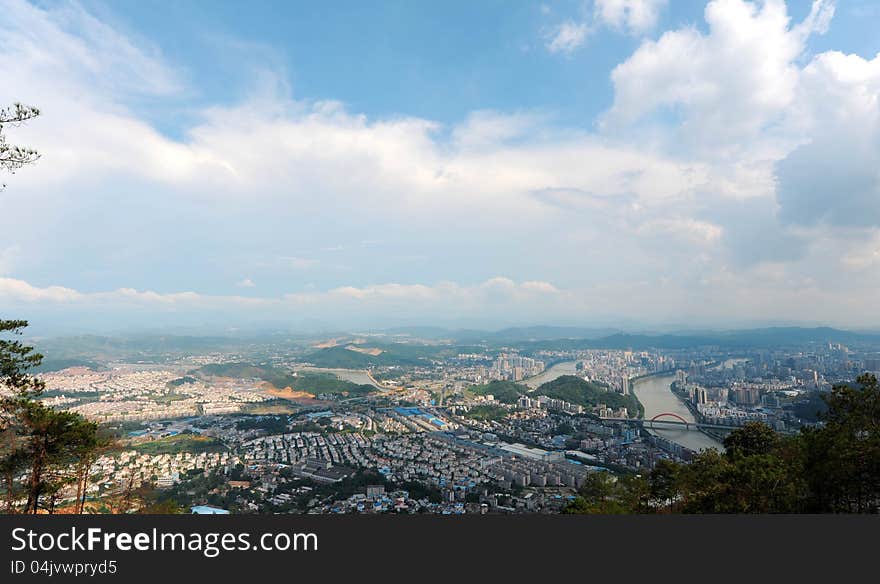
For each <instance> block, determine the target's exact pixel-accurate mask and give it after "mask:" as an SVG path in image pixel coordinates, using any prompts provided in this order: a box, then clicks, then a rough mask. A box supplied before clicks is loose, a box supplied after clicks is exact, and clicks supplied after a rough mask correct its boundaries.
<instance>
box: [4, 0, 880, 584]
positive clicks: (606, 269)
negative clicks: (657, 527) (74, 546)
mask: <svg viewBox="0 0 880 584" xmlns="http://www.w3.org/2000/svg"><path fill="white" fill-rule="evenodd" d="M878 30H880V3H878V2H877V0H811V1H809V2H803V1H802V2H796V1H794V0H699V1H697V0H694V1H690V0H688V1H686V2H684V1H672V0H542V1H539V2H497V1H485V0H483V1H480V0H478V1H468V2H462V1H456V0H453V1H451V2H439V3H438V2H434V3H429V2H410V1H399V0H386V1H382V2H361V1H354V0H338V1H334V2H312V1H308V0H302V1H298V2H280V1H277V0H254V1H253V2H249V3H246V4H245V3H241V2H231V1H228V0H216V1H213V2H199V1H194V0H188V1H187V0H181V1H175V2H168V1H166V2H162V1H154V2H111V1H106V0H0V63H2V64H0V67H2V69H3V75H2V82H0V515H2V517H0V521H8V522H10V523H9V524H10V525H12V523H11V522H12V521H20V522H22V523H23V522H25V521H30V520H31V519H32V520H33V523H34V524H37V523H39V522H40V521H44V518H41V517H35V516H43V515H46V516H48V515H53V516H70V518H69V519H67V520H70V521H72V520H73V519H74V518H75V519H76V520H77V521H94V522H96V524H97V523H98V522H101V521H103V520H105V519H111V518H109V517H101V516H110V515H117V516H118V515H125V516H128V517H130V518H132V519H130V523H129V522H127V523H126V525H132V526H134V525H135V524H136V523H137V521H138V519H137V517H139V516H144V515H146V516H160V515H187V516H191V515H224V516H225V515H228V516H232V517H229V518H222V517H221V518H215V519H216V520H217V521H218V522H220V523H218V524H215V525H221V524H223V525H231V526H235V525H238V524H234V523H232V522H234V521H238V520H240V521H244V522H250V521H253V523H248V525H257V523H256V522H258V521H269V520H268V519H266V517H265V516H274V515H284V516H291V517H292V516H299V518H298V519H297V520H296V521H297V522H301V523H297V525H306V523H308V522H309V521H312V520H311V519H309V518H308V517H305V516H328V517H330V516H336V515H352V516H367V515H374V516H375V515H395V516H409V515H425V516H440V517H442V516H461V517H460V518H456V519H455V521H454V522H453V523H455V524H456V525H462V524H465V523H468V524H469V525H473V523H470V522H471V521H476V522H479V523H480V524H482V525H489V524H492V523H493V521H496V519H494V518H498V519H497V521H498V523H497V524H496V525H503V524H504V523H503V522H516V523H518V524H523V525H524V524H525V523H526V522H531V521H541V522H543V521H545V520H546V518H545V517H543V516H551V515H552V516H557V515H558V516H571V515H579V516H580V515H607V516H617V515H631V516H635V515H665V516H679V515H697V514H700V515H722V514H723V515H760V516H769V515H784V516H793V515H798V516H818V515H829V516H830V515H835V516H836V515H852V516H856V515H876V514H878V513H880V382H878V376H880V312H878V310H877V297H878V291H880V35H878V34H877V31H878ZM7 515H8V516H16V518H10V517H6V516H7ZM245 515H249V516H262V517H258V518H246V519H245V518H241V517H239V518H236V517H235V516H245ZM527 515H528V516H534V517H524V516H527ZM18 516H21V517H22V518H21V519H19V518H18ZM25 516H32V517H30V518H29V519H28V518H25ZM84 516H89V517H87V518H84ZM479 516H488V518H487V519H480V518H479ZM501 516H516V518H515V519H509V518H508V519H505V518H503V517H501ZM471 517H473V519H472V518H471ZM54 519H59V517H55V518H53V520H54ZM850 519H853V520H862V519H863V518H850ZM45 520H46V521H48V519H45ZM150 520H151V521H152V520H153V519H152V518H150ZM823 520H824V519H823ZM60 521H65V519H64V518H63V517H61V518H60ZM156 521H158V519H156ZM188 521H192V522H195V521H203V520H202V519H201V518H196V517H190V518H189V519H188ZM204 521H214V519H206V520H204ZM272 521H276V523H274V524H273V525H275V526H276V527H277V526H279V525H282V524H283V525H284V526H285V527H284V528H285V529H287V528H288V527H290V526H291V525H293V524H294V523H295V522H294V521H290V520H285V522H284V523H282V520H277V519H276V520H272ZM321 521H327V522H328V523H325V525H326V524H329V523H330V522H335V521H336V520H335V519H322V520H321ZM352 521H358V522H359V524H358V528H357V529H363V525H365V524H366V523H369V522H372V521H376V522H377V524H378V522H385V521H388V522H394V523H400V522H401V521H398V520H397V519H388V520H386V519H383V518H378V519H365V518H361V519H357V520H354V519H353V520H352ZM419 521H420V520H419ZM419 521H416V520H413V521H411V522H410V523H411V524H415V523H419ZM434 521H435V523H434V524H435V525H438V524H441V523H444V522H446V521H445V520H443V519H435V520H434ZM548 521H549V520H548ZM552 521H554V524H553V525H554V526H560V525H563V524H565V522H567V521H569V519H566V518H562V517H560V518H557V519H553V520H552ZM223 522H226V523H223ZM675 522H676V520H675V519H672V520H670V521H669V522H668V524H669V525H671V524H673V523H675ZM446 523H450V522H446ZM181 524H182V523H181ZM57 525H61V523H59V524H57ZM201 525H202V526H204V525H205V524H204V523H203V524H201ZM241 525H243V524H241ZM261 525H262V524H261ZM266 525H269V523H266ZM548 525H550V524H549V523H548ZM567 525H573V523H569V524H567ZM593 525H594V528H595V525H598V523H596V524H593ZM605 525H610V524H605ZM692 525H696V524H692ZM789 525H794V524H789ZM816 525H818V523H817V524H816ZM840 525H843V524H842V523H841V524H840ZM569 528H570V527H569ZM17 529H25V528H23V527H20V526H19V527H17ZM236 529H238V528H236ZM641 529H642V528H639V530H641ZM692 529H693V531H692V533H690V534H688V536H689V537H691V536H693V535H694V533H696V532H697V531H698V530H697V529H696V528H692ZM700 529H702V528H700ZM716 529H717V527H716ZM724 529H726V527H725V528H724ZM789 529H791V527H789ZM240 531H243V528H242V530H240ZM341 531H345V536H346V537H349V538H354V537H355V534H356V533H357V534H363V533H364V532H363V531H356V530H346V529H342V530H341ZM462 531H463V530H462ZM758 531H760V530H759V529H757V528H756V529H755V530H754V532H758ZM546 532H547V533H550V532H553V533H554V534H555V535H556V537H557V538H562V537H563V536H562V535H561V534H562V533H563V532H562V531H561V530H559V531H557V530H556V528H555V527H553V528H548V529H546ZM193 533H194V532H193ZM480 533H482V532H478V531H476V530H475V531H469V532H468V536H469V537H471V538H472V539H471V540H470V541H472V542H473V541H476V539H478V538H482V537H483V536H482V535H480ZM517 533H519V534H520V535H517V537H520V539H519V541H517V542H516V544H515V545H513V544H510V543H504V544H503V545H504V547H505V548H507V551H506V552H505V553H506V554H509V553H510V550H511V549H521V548H523V547H526V549H530V551H533V552H534V553H535V555H545V554H554V555H555V556H557V557H569V556H570V555H571V552H563V551H560V550H563V549H571V548H564V547H560V545H558V539H557V540H554V541H556V542H557V543H552V544H551V540H552V538H544V537H543V536H542V537H535V534H534V533H528V534H524V533H522V532H517V531H516V530H509V531H507V532H506V533H505V534H504V537H505V538H510V537H514V535H516V534H517ZM632 533H636V530H633V532H632ZM638 533H642V534H647V533H648V531H638ZM654 533H656V532H654ZM706 533H707V534H708V533H710V532H709V531H707V532H706ZM712 533H714V532H712ZM731 533H732V532H731ZM807 533H808V530H798V533H797V534H796V535H797V536H798V537H800V536H803V535H804V534H807ZM852 533H855V531H853V532H852ZM376 534H378V531H377V532H376V533H370V535H369V536H361V535H358V536H357V537H361V538H363V540H364V545H363V546H361V547H359V548H358V549H359V551H361V552H363V551H364V550H367V549H368V548H369V546H370V545H373V546H375V545H377V542H380V541H382V542H384V541H385V540H384V539H383V538H382V537H380V536H379V535H376ZM770 534H771V532H770V531H767V532H761V535H762V536H767V537H769V536H770ZM32 535H33V534H32ZM195 535H197V534H195ZM215 535H218V537H219V534H215ZM225 535H227V536H234V535H235V534H233V533H227V534H225ZM239 535H249V534H244V533H239ZM254 535H256V534H254ZM297 535H300V536H302V538H300V539H297V537H296V536H297ZM308 535H309V534H304V533H302V534H293V535H290V534H287V533H285V534H283V536H284V538H287V541H288V542H293V543H296V542H297V541H312V539H311V538H310V537H308ZM49 536H50V537H48V538H47V539H46V541H48V540H49V539H51V534H49ZM126 537H127V539H128V540H132V537H131V536H125V537H123V538H122V539H123V541H125V540H126ZM181 537H182V536H181ZM398 537H400V536H398ZM405 537H408V536H405ZM444 537H447V536H444ZM644 537H645V541H647V542H649V543H648V544H646V545H645V546H643V548H647V547H651V548H652V549H656V550H659V549H661V547H662V546H655V545H654V541H655V540H656V539H657V536H656V535H651V536H650V537H649V536H648V535H644ZM757 537H758V536H755V535H754V534H749V535H748V536H747V537H745V538H743V539H739V540H725V539H723V538H722V537H719V536H717V535H711V536H709V535H707V536H705V537H704V536H703V534H702V532H700V534H699V535H698V536H697V537H696V538H693V539H690V540H685V539H676V538H674V537H670V538H669V541H670V542H676V545H678V546H679V547H678V548H677V549H676V550H675V551H674V552H673V551H670V552H669V554H673V553H674V554H677V555H682V554H684V557H687V558H688V559H689V561H690V560H692V559H694V558H705V559H708V560H712V561H724V562H728V561H731V559H732V555H735V553H736V552H734V551H733V550H734V549H738V548H739V547H740V545H742V546H743V549H750V550H753V551H756V552H760V553H766V554H769V555H774V554H778V555H779V556H780V557H784V558H785V559H786V560H789V559H790V558H795V559H797V557H801V556H802V557H808V555H809V554H808V553H807V552H804V551H803V550H806V549H807V548H806V547H805V546H804V545H801V544H798V543H797V542H798V541H799V540H798V539H797V537H795V536H792V537H788V536H786V537H784V538H780V540H784V541H785V543H786V544H789V545H800V546H801V547H800V548H799V549H798V551H797V552H796V553H795V554H791V553H780V552H779V548H777V547H775V546H776V545H777V543H779V542H774V543H772V544H758V543H755V542H757V541H758V539H756V538H757ZM835 537H836V536H835V535H834V534H832V533H831V532H830V531H829V532H827V533H824V532H823V533H822V535H821V536H817V537H816V538H815V539H816V540H817V541H819V540H823V543H824V540H831V539H834V538H835ZM71 538H73V536H71ZM284 538H282V540H281V541H283V540H284ZM565 538H566V539H576V540H577V543H578V545H583V546H586V545H587V544H586V543H584V542H587V541H589V540H590V538H589V537H580V536H577V537H569V536H565ZM233 539H235V538H234V537H233ZM247 539H248V538H247V537H244V540H247ZM331 539H332V538H331ZM452 539H454V538H452ZM536 539H540V540H541V541H540V542H537V543H535V540H536ZM595 539H596V540H597V542H592V541H590V542H589V545H590V546H592V545H594V543H596V544H598V543H602V544H605V543H607V542H613V543H614V545H617V546H618V547H619V548H620V550H621V553H632V552H633V550H636V549H637V548H636V547H631V546H630V540H631V539H635V538H634V537H631V536H630V535H629V534H627V535H623V536H621V535H612V534H611V531H608V533H607V534H603V536H602V537H597V538H595ZM661 539H662V536H661ZM837 539H840V538H837ZM31 540H32V541H33V540H35V541H36V542H37V544H40V541H42V540H41V539H40V537H37V536H36V535H34V537H31ZM367 540H369V541H367ZM417 540H418V542H419V544H420V545H421V540H420V539H419V538H413V541H411V542H404V543H405V544H407V545H412V544H413V542H416V541H417ZM598 540H601V542H598ZM22 541H24V540H22ZM116 541H117V543H118V541H119V540H116ZM254 541H257V540H254ZM260 541H261V540H260ZM273 541H274V540H273ZM315 541H317V536H315ZM425 541H427V540H425ZM448 541H450V540H446V542H447V543H448ZM502 541H504V542H508V541H509V540H506V539H504V538H501V539H498V540H497V542H502ZM841 541H843V540H841ZM865 541H868V539H866V540H865ZM497 542H496V543H497ZM682 542H687V543H686V544H685V543H682ZM692 542H693V543H694V544H700V545H702V544H706V545H712V546H714V547H715V549H713V550H710V549H708V548H701V547H700V545H694V547H693V548H691V547H690V546H691V545H692ZM51 543H52V544H53V546H54V544H55V540H52V542H51ZM240 543H241V542H240ZM245 543H247V541H245ZM664 543H665V542H664ZM625 544H626V545H625ZM22 545H25V544H22ZM40 545H42V544H40ZM108 545H109V544H108ZM243 545H244V544H243ZM402 545H403V544H402ZM435 545H436V546H438V549H445V548H443V547H442V546H441V544H430V545H429V544H427V543H425V544H424V545H423V549H429V548H431V547H432V546H435ZM483 545H484V543H483V541H482V540H481V541H479V543H472V544H470V546H471V548H473V550H474V551H475V553H480V554H484V557H483V558H481V559H483V560H485V558H491V557H494V555H493V553H490V552H492V550H491V549H489V548H484V547H483ZM499 545H501V544H499ZM550 545H553V546H556V547H554V548H553V549H552V551H547V550H548V546H550ZM636 545H637V544H636ZM527 546H536V547H532V548H528V547H527ZM404 547H405V546H404ZM462 547H464V546H462ZM369 549H373V548H369ZM396 549H397V548H395V547H394V546H393V545H389V547H388V548H387V549H383V550H381V551H377V552H376V553H384V554H386V555H388V554H389V553H390V551H391V550H396ZM401 549H403V548H401ZM584 549H587V550H588V551H589V552H590V553H587V554H585V555H584V558H585V560H584V561H586V562H587V566H588V567H589V568H590V569H592V567H593V564H600V563H601V564H607V565H608V566H613V567H614V568H615V569H617V566H618V565H619V564H620V562H618V561H617V560H613V561H612V560H610V559H609V558H611V557H612V555H609V554H605V555H603V554H598V555H592V548H584ZM247 550H251V551H260V549H259V546H258V545H255V546H254V547H253V548H250V547H248V546H246V545H244V547H242V548H241V549H240V550H238V551H247ZM28 551H35V550H28ZM42 551H46V550H42ZM49 551H62V550H61V549H60V548H58V549H56V550H49ZM117 551H119V550H117ZM122 551H125V550H122ZM154 551H155V550H154ZM264 551H265V550H264ZM275 551H279V550H275ZM582 551H583V550H581V549H580V548H578V549H577V551H575V552H574V556H575V557H574V558H573V559H575V560H577V561H582V558H581V557H580V554H581V552H582ZM638 551H639V553H641V552H642V551H644V549H641V550H638ZM218 553H219V552H218ZM371 553H373V552H371ZM456 553H457V554H458V553H460V552H458V551H457V552H456ZM404 555H405V554H404ZM409 555H411V556H412V557H413V558H415V557H416V556H417V555H418V554H409ZM867 556H869V554H866V557H867ZM19 557H24V556H17V557H16V558H15V560H14V561H13V562H11V563H10V564H8V565H9V566H10V568H9V569H10V570H11V571H12V572H13V573H19V572H23V571H26V568H27V569H31V570H32V571H33V568H28V566H31V564H28V565H25V564H21V563H19V564H17V563H15V562H23V561H24V560H21V559H19ZM267 557H268V556H265V555H264V556H263V557H262V561H263V562H265V561H266V558H267ZM275 557H280V556H275ZM460 557H465V556H464V555H457V556H456V558H460ZM326 558H327V556H324V557H323V558H321V560H322V561H323V562H324V564H323V566H322V568H323V569H324V571H325V572H326V568H327V566H328V565H330V564H328V563H327V561H326ZM41 559H44V558H41ZM53 561H54V558H53ZM102 561H111V560H110V559H109V556H108V558H102ZM798 561H800V560H798ZM626 562H628V560H624V561H623V564H625V563H626ZM664 562H665V559H664ZM484 563H485V562H484ZM505 563H507V564H510V565H516V564H518V563H519V562H505ZM792 563H794V560H792V561H786V562H782V563H781V564H780V565H783V566H784V567H786V568H788V567H789V566H790V564H792ZM3 564H4V566H5V565H7V564H6V563H5V562H3ZM351 564H352V566H354V565H355V564H356V562H355V561H354V560H352V562H351ZM536 564H537V563H536ZM623 564H621V566H622V567H621V570H623V569H625V568H628V566H626V565H623ZM34 565H35V566H37V567H38V564H34ZM129 565H131V564H129ZM156 565H157V566H162V567H163V568H165V564H164V562H157V563H156ZM218 565H219V564H218ZM237 565H240V566H245V565H247V569H248V570H251V571H252V570H253V566H254V565H256V566H261V565H262V564H261V563H257V564H252V563H250V562H239V563H238V564H237ZM487 565H488V564H487ZM719 565H720V564H719ZM493 566H494V564H493ZM689 568H691V570H690V571H691V573H693V574H702V573H704V571H703V570H701V569H697V568H696V567H694V566H689ZM82 569H83V570H84V569H85V568H82ZM114 569H115V568H114ZM542 569H543V567H542ZM714 569H717V566H716V567H715V568H714ZM16 570H18V572H16ZM95 570H97V568H96V567H94V566H93V571H92V572H91V574H92V575H94V574H95V573H96V572H95ZM168 570H171V568H170V567H169V568H168ZM170 573H174V572H173V571H171V572H170ZM230 573H231V572H230ZM400 573H407V574H408V573H410V572H409V571H407V570H400ZM129 574H130V572H129ZM205 574H207V572H206V573H205ZM638 574H639V575H641V572H638Z"/></svg>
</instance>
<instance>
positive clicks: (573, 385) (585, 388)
mask: <svg viewBox="0 0 880 584" xmlns="http://www.w3.org/2000/svg"><path fill="white" fill-rule="evenodd" d="M534 395H536V396H538V395H546V396H547V397H552V398H555V399H561V400H564V401H567V402H571V403H573V404H578V405H581V406H584V407H586V408H592V407H594V406H596V405H598V404H605V405H607V406H608V407H610V408H620V407H625V408H626V409H627V411H629V412H630V414H631V415H632V414H639V415H641V414H642V413H643V412H644V408H643V407H642V404H640V403H639V400H638V399H636V397H635V396H633V395H621V394H619V393H617V392H615V391H608V389H607V388H606V387H604V386H601V385H598V384H596V383H590V382H589V381H585V380H583V379H581V378H580V377H577V376H575V375H562V376H561V377H557V378H556V379H554V380H553V381H548V382H547V383H545V384H543V385H541V386H540V387H538V389H536V390H535V391H534Z"/></svg>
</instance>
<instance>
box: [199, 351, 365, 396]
mask: <svg viewBox="0 0 880 584" xmlns="http://www.w3.org/2000/svg"><path fill="white" fill-rule="evenodd" d="M349 352H351V351H349ZM353 354H354V355H362V353H353ZM364 356H366V357H369V356H370V355H364ZM197 372H198V373H201V374H204V375H216V376H219V377H234V378H238V379H262V380H263V381H266V382H268V383H271V384H272V385H273V386H275V387H276V388H278V389H284V388H285V387H291V388H293V389H295V390H297V391H304V392H306V393H310V394H312V395H317V394H347V395H366V394H368V393H371V392H373V391H376V388H375V387H373V386H372V385H366V384H364V385H359V384H357V383H352V382H351V381H345V380H343V379H339V378H337V377H336V376H335V375H333V374H332V373H323V372H317V371H316V372H312V371H308V372H306V371H300V372H298V373H296V374H293V373H291V372H289V371H286V370H284V369H280V368H277V367H271V366H268V365H253V364H251V363H212V364H210V365H205V366H204V367H201V368H200V369H198V370H197Z"/></svg>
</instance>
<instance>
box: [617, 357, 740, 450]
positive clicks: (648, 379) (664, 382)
mask: <svg viewBox="0 0 880 584" xmlns="http://www.w3.org/2000/svg"><path fill="white" fill-rule="evenodd" d="M674 379H675V374H674V373H669V372H662V373H654V374H648V375H644V376H640V377H638V378H634V380H632V381H631V383H630V387H631V388H632V392H633V395H635V396H636V397H637V398H638V400H639V401H640V402H641V404H642V406H643V407H644V409H645V416H644V417H645V419H648V420H649V419H651V418H653V417H654V416H657V415H659V414H664V413H669V414H675V415H677V416H680V417H681V418H682V419H684V420H686V421H688V422H696V421H697V420H696V418H695V417H694V415H693V413H692V412H691V410H690V409H689V408H688V407H687V405H686V404H685V402H684V401H683V400H682V399H681V398H679V396H677V395H676V394H675V393H673V391H672V388H671V385H672V381H673V380H674ZM648 431H649V432H651V433H652V434H654V435H656V436H660V437H661V438H665V439H666V440H670V441H672V442H675V443H676V444H679V445H681V446H683V447H685V448H688V449H690V450H693V451H695V452H698V451H700V450H705V449H707V448H717V449H723V444H722V443H721V442H720V441H718V440H717V439H715V438H714V437H712V436H711V435H709V434H707V433H705V432H703V431H701V430H687V429H683V428H682V429H668V430H667V429H663V430H659V429H650V430H648Z"/></svg>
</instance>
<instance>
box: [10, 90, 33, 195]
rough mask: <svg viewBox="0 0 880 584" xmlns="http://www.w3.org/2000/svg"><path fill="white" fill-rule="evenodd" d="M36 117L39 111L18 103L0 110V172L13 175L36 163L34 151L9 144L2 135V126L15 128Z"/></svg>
mask: <svg viewBox="0 0 880 584" xmlns="http://www.w3.org/2000/svg"><path fill="white" fill-rule="evenodd" d="M38 115H40V110H38V109H37V108H35V107H30V106H26V105H22V104H20V103H16V104H13V105H12V106H11V107H5V108H0V170H5V171H7V172H10V173H14V172H15V171H16V170H18V169H19V168H21V167H22V166H25V165H27V164H31V163H33V162H36V161H37V159H38V158H39V157H40V155H39V154H38V153H37V151H36V150H33V149H31V148H26V147H24V146H16V145H15V144H10V143H9V142H7V141H6V135H5V134H4V133H3V129H4V126H6V125H12V126H17V125H19V124H22V123H24V122H26V121H27V120H30V119H32V118H35V117H37V116H38ZM4 186H6V185H2V184H0V188H2V187H4Z"/></svg>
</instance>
